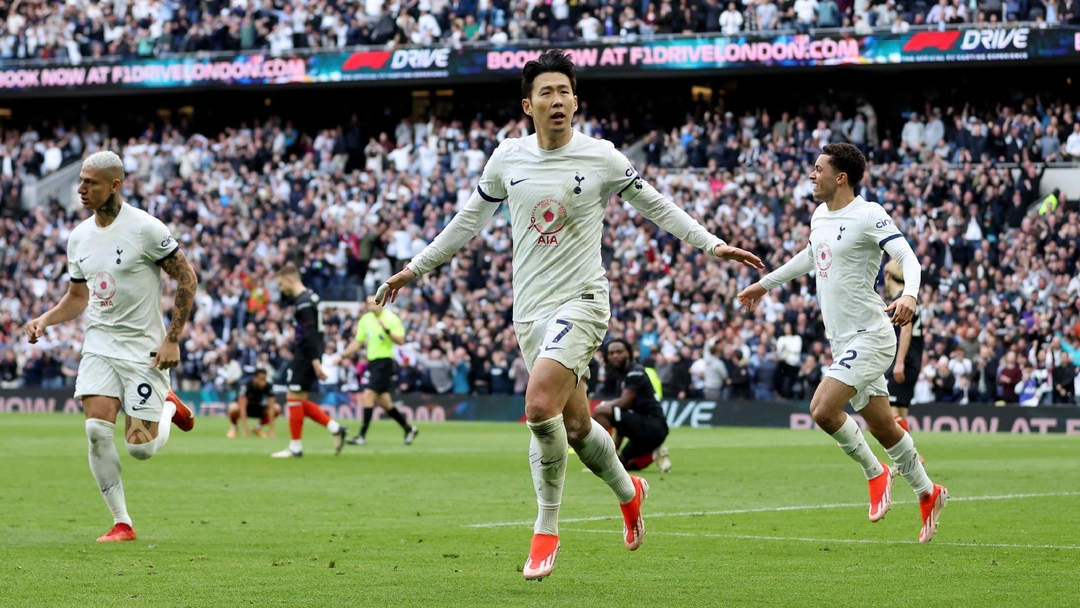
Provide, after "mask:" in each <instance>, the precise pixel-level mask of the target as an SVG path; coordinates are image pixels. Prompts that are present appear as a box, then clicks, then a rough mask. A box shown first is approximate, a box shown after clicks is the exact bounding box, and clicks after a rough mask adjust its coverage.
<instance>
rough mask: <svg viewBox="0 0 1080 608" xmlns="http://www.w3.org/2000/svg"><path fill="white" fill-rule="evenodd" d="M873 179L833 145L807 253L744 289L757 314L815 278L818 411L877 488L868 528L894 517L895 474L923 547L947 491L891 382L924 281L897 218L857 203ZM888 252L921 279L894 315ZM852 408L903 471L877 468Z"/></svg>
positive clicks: (856, 158)
mask: <svg viewBox="0 0 1080 608" xmlns="http://www.w3.org/2000/svg"><path fill="white" fill-rule="evenodd" d="M865 172H866V159H865V158H864V157H863V155H862V152H860V151H859V149H858V148H856V147H855V146H853V145H851V144H829V145H827V146H825V147H824V148H823V149H822V154H821V155H820V156H819V157H818V158H817V161H816V162H815V164H814V170H813V171H811V172H810V180H811V181H812V182H813V184H814V198H816V199H818V200H820V201H822V202H824V203H825V204H824V205H821V206H819V207H818V208H817V209H816V210H815V211H814V215H813V218H811V220H810V243H809V245H807V247H806V249H804V250H803V251H802V252H801V253H799V254H798V255H796V256H795V257H794V258H793V259H792V260H791V261H789V262H788V263H787V264H784V265H783V266H782V267H780V268H778V269H776V270H775V271H773V272H771V273H769V274H768V275H766V276H765V277H764V278H762V279H761V281H760V282H758V283H755V284H753V285H751V286H749V287H747V288H746V289H744V290H743V291H742V292H741V293H740V294H739V301H740V302H741V303H742V304H743V306H745V307H746V308H747V309H752V308H753V307H754V306H755V305H757V302H758V300H760V299H761V297H762V296H764V295H765V293H766V292H767V291H768V290H770V289H772V288H774V287H778V286H780V285H782V284H784V283H786V282H788V281H791V280H793V279H796V278H798V277H801V276H803V275H805V274H807V273H809V272H811V271H816V273H817V294H818V302H819V303H820V305H821V314H822V317H823V319H824V322H825V334H826V336H827V337H828V338H829V342H830V344H831V348H832V353H833V364H832V366H831V367H830V368H829V371H828V372H827V373H826V374H825V378H824V379H823V380H822V381H821V384H820V385H819V386H818V389H817V391H816V392H815V393H814V397H813V399H812V400H811V402H810V413H811V414H812V415H813V417H814V422H816V423H817V424H818V426H820V427H821V428H822V430H824V431H825V432H827V433H829V434H830V435H832V437H833V438H834V439H835V440H836V442H837V443H838V444H839V445H840V448H841V449H842V450H844V453H846V454H847V455H848V456H850V457H851V458H852V459H854V460H855V461H856V462H858V463H859V464H860V465H862V468H863V472H864V473H865V474H866V479H867V480H868V482H869V487H870V521H872V522H873V521H879V520H880V519H881V518H883V517H885V513H886V512H888V510H889V507H890V505H891V502H892V499H891V487H892V479H893V476H894V475H895V474H896V473H899V474H900V475H901V476H903V478H904V479H905V480H907V482H908V483H910V484H911V487H912V489H914V490H915V494H916V495H917V496H918V497H919V506H920V510H921V512H922V529H921V530H920V531H919V542H923V543H925V542H928V541H930V539H931V538H932V537H933V536H934V532H935V531H936V529H937V521H938V515H939V514H940V513H941V508H942V507H943V506H945V500H946V499H947V498H948V492H947V491H946V489H945V488H944V487H942V486H940V485H936V484H934V483H933V482H931V481H930V478H929V477H927V475H926V470H925V469H924V468H923V465H922V463H921V462H920V461H919V455H918V453H917V452H916V451H915V443H914V441H912V439H911V435H909V434H908V433H907V432H906V431H904V430H903V429H902V428H900V426H899V425H898V424H897V423H896V420H895V419H894V418H893V415H892V410H891V408H890V407H889V389H888V383H887V382H886V381H885V372H886V370H888V369H889V367H890V366H891V365H892V362H893V356H894V355H895V354H896V335H895V334H894V333H893V328H892V326H891V325H890V319H889V316H888V315H887V314H886V313H889V312H891V313H892V320H891V323H892V324H895V325H898V326H904V325H907V324H908V323H910V322H911V319H912V316H913V315H914V312H915V304H916V300H915V298H916V297H917V296H918V294H919V277H920V274H921V273H920V268H919V261H918V258H917V257H916V256H915V253H914V252H913V251H912V250H911V247H910V246H909V245H908V243H907V241H906V240H905V239H904V237H903V235H902V234H900V231H899V230H898V229H897V228H896V225H894V224H893V222H892V219H891V218H890V217H889V214H888V213H886V212H885V210H884V209H883V208H882V207H881V205H879V204H877V203H870V202H867V201H866V200H864V199H863V198H862V197H861V196H855V192H854V188H855V186H856V185H857V184H858V183H859V181H860V180H862V177H863V174H864V173H865ZM882 250H884V251H885V252H886V253H888V254H889V256H890V257H892V258H893V259H894V260H896V262H897V263H898V264H900V266H901V267H903V269H904V276H905V277H913V278H912V280H910V281H908V282H907V283H906V285H905V286H904V293H903V295H902V296H901V297H900V298H898V299H896V300H895V301H894V302H893V303H892V304H890V305H889V306H888V307H885V306H884V303H883V302H882V300H881V297H880V296H879V295H878V294H877V292H876V291H875V290H874V285H875V283H876V282H877V277H878V272H879V270H880V268H881V252H882ZM848 401H850V402H851V405H852V407H853V408H854V409H855V411H856V412H859V413H860V414H862V417H863V419H864V420H865V421H866V425H867V427H868V429H869V430H870V433H871V434H873V435H874V437H875V438H877V440H878V441H879V442H880V443H881V445H882V446H884V447H885V451H886V452H887V453H888V454H889V457H890V458H891V459H892V460H893V462H894V463H895V464H896V469H895V470H893V469H890V468H889V467H888V466H886V465H885V464H884V463H881V462H879V461H878V460H877V457H875V456H874V453H873V452H872V451H871V450H870V446H869V445H868V444H867V443H866V439H865V438H864V437H863V434H862V432H861V431H860V430H859V426H858V424H856V422H855V420H854V419H852V418H851V417H850V416H848V415H847V414H846V413H845V412H844V406H845V405H847V403H848Z"/></svg>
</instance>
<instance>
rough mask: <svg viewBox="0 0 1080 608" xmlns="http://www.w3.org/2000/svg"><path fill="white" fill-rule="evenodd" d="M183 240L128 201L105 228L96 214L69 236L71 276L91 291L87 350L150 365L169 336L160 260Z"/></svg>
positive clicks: (86, 351)
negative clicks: (166, 327)
mask: <svg viewBox="0 0 1080 608" xmlns="http://www.w3.org/2000/svg"><path fill="white" fill-rule="evenodd" d="M179 249H180V245H179V244H178V243H177V242H176V240H175V239H173V237H172V234H171V233H170V232H169V229H168V228H167V227H166V226H165V224H163V223H162V222H161V221H160V220H158V219H157V218H155V217H153V216H151V215H150V214H148V213H146V212H145V211H143V210H141V209H137V208H135V207H132V206H131V205H129V204H127V203H121V204H120V212H119V213H118V214H117V216H116V219H115V220H113V223H112V224H110V225H109V226H108V227H107V228H102V227H100V226H98V225H97V222H96V221H95V219H94V217H93V216H91V217H89V218H87V219H85V220H83V221H82V222H81V223H80V224H79V225H78V226H76V227H75V229H74V230H72V231H71V235H69V236H68V249H67V254H68V275H69V276H70V277H71V280H72V281H73V282H76V283H78V282H84V283H86V286H87V287H88V288H89V290H90V303H89V305H88V306H87V324H86V339H85V340H84V341H83V352H84V353H94V354H98V355H103V356H106V357H112V358H114V359H124V360H127V361H141V362H145V363H147V364H149V361H150V360H151V357H152V355H151V354H150V353H152V352H156V351H157V349H158V347H159V346H161V343H162V342H163V341H164V340H165V321H164V320H163V318H162V314H161V268H160V264H161V263H162V262H164V261H165V260H166V259H167V258H168V257H169V256H171V255H173V254H175V253H176V252H177V251H178V250H179Z"/></svg>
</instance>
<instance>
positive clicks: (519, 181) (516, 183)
mask: <svg viewBox="0 0 1080 608" xmlns="http://www.w3.org/2000/svg"><path fill="white" fill-rule="evenodd" d="M528 179H532V178H531V177H526V178H524V179H519V180H517V181H516V182H515V181H514V180H513V178H511V179H510V185H511V186H516V185H518V184H520V183H521V182H523V181H525V180H528Z"/></svg>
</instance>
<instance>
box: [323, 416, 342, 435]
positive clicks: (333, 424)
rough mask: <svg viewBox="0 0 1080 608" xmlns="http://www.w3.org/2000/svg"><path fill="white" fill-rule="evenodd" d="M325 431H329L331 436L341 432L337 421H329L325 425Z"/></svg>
mask: <svg viewBox="0 0 1080 608" xmlns="http://www.w3.org/2000/svg"><path fill="white" fill-rule="evenodd" d="M326 430H328V431H330V434H331V435H337V432H338V431H340V430H341V425H340V424H338V421H337V420H331V421H330V422H327V423H326Z"/></svg>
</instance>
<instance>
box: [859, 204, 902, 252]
mask: <svg viewBox="0 0 1080 608" xmlns="http://www.w3.org/2000/svg"><path fill="white" fill-rule="evenodd" d="M863 222H864V225H863V234H865V235H867V238H870V239H873V241H874V242H875V243H877V245H878V248H879V249H882V250H884V249H885V245H886V244H888V243H889V242H891V241H893V240H896V239H901V238H904V235H903V234H901V233H900V229H899V228H897V227H896V224H894V223H893V221H892V218H891V217H889V214H888V212H887V211H885V209H884V208H883V207H882V206H881V205H878V204H876V203H871V207H870V212H869V213H867V214H866V215H865V216H864V217H863Z"/></svg>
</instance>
